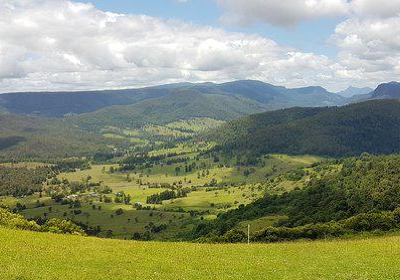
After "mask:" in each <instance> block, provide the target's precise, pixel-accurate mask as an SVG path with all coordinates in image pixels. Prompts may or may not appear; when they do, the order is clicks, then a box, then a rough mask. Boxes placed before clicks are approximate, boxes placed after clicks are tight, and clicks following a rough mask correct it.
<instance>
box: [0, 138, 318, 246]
mask: <svg viewBox="0 0 400 280" xmlns="http://www.w3.org/2000/svg"><path fill="white" fill-rule="evenodd" d="M152 152H153V153H155V154H156V155H160V154H169V153H173V156H172V158H174V157H176V156H175V154H178V156H179V155H184V156H188V155H189V156H188V163H187V164H190V163H191V162H194V161H197V163H198V164H199V165H200V164H201V165H202V166H203V167H202V168H201V169H200V170H194V171H192V172H184V168H183V167H184V166H183V165H184V164H183V163H179V162H178V163H173V164H170V165H165V164H156V165H154V166H152V167H149V168H146V169H138V170H132V171H124V172H120V171H117V169H118V167H119V165H118V164H92V165H91V168H90V169H85V170H77V171H75V172H67V173H61V174H59V175H58V179H59V180H64V179H66V180H68V181H69V182H82V183H83V182H88V178H90V180H89V182H96V183H100V184H101V185H102V186H109V187H110V188H111V189H112V193H110V194H107V195H106V196H107V197H109V198H110V199H111V200H112V201H111V202H105V201H100V200H99V199H98V197H91V196H89V195H88V193H89V192H86V193H80V194H79V195H80V197H79V198H78V200H79V201H80V203H81V205H80V206H79V208H77V209H75V208H71V207H70V205H68V204H64V205H63V204H60V203H58V202H56V201H55V200H53V199H51V197H49V195H46V194H45V192H44V195H42V196H40V195H39V194H38V193H36V194H33V195H29V196H26V197H18V198H15V197H11V196H6V197H0V205H1V204H3V205H6V206H9V207H11V208H14V207H16V205H17V203H20V204H22V205H24V206H25V207H26V209H23V210H20V211H19V212H20V213H21V214H23V215H24V216H25V217H26V218H30V219H36V218H39V217H40V218H43V219H48V218H60V219H70V220H73V221H76V222H79V223H82V224H85V225H87V226H90V227H96V228H100V230H101V233H100V236H109V235H110V232H112V236H113V237H114V238H120V239H124V238H128V239H129V238H131V237H132V235H133V234H134V233H145V232H146V231H148V230H149V226H151V225H150V224H154V225H156V226H164V225H165V226H166V228H165V229H163V230H162V231H160V232H157V233H155V234H154V236H153V238H152V239H154V240H163V241H165V240H182V238H184V236H185V234H187V233H189V232H191V231H192V229H193V227H195V226H196V224H197V223H199V222H201V220H203V219H207V220H209V219H214V218H216V215H217V214H219V213H222V212H226V211H227V210H229V209H234V208H237V207H238V206H239V205H241V204H248V203H251V202H252V201H254V200H256V199H258V198H259V197H261V196H262V195H263V194H264V193H266V192H281V191H286V190H290V189H293V188H294V187H296V186H297V187H301V186H303V185H304V184H305V183H306V181H307V178H308V177H309V176H308V175H307V176H304V177H302V178H301V179H300V180H294V181H293V180H287V179H285V178H284V177H282V176H283V175H284V174H286V172H288V171H290V170H293V169H298V168H303V169H306V168H309V166H310V164H312V163H314V162H317V161H320V160H321V158H319V157H312V156H287V155H269V156H266V157H264V158H263V159H262V160H261V161H262V164H260V165H258V166H255V167H254V168H252V170H251V171H249V172H248V173H245V172H246V171H248V170H249V168H248V167H246V166H235V164H234V163H232V162H231V161H226V160H225V159H222V160H223V161H224V162H223V163H220V162H218V163H214V162H213V160H212V159H210V158H204V157H200V158H196V156H197V155H198V154H199V152H196V149H195V148H194V147H191V146H187V145H186V146H183V145H177V146H176V147H174V148H171V149H160V150H154V151H152ZM38 165H39V163H33V164H28V166H31V167H34V166H38ZM18 166H26V164H24V163H20V164H18V165H16V167H18ZM176 168H180V169H181V171H180V172H176ZM112 169H114V170H115V171H112V172H111V171H110V170H112ZM310 170H312V169H310ZM281 177H282V178H281ZM274 178H275V179H274ZM271 179H274V180H275V181H274V183H270V182H269V181H270V180H271ZM213 180H214V181H215V182H217V183H227V185H226V186H225V187H204V184H207V183H210V182H212V181H213ZM165 183H168V184H170V185H171V186H174V185H177V186H180V187H192V186H195V189H193V191H191V192H189V193H188V194H187V195H186V196H185V197H179V198H175V199H169V200H164V201H162V203H161V204H147V203H146V200H147V198H148V197H149V196H151V195H154V194H159V193H161V192H163V191H166V190H168V188H165V187H161V186H160V187H154V186H150V185H151V184H165ZM45 189H46V186H45ZM121 192H123V193H125V194H126V195H130V196H131V201H130V203H129V204H124V203H115V202H114V197H115V194H116V193H121ZM137 203H139V204H140V205H142V206H143V207H150V209H145V210H140V209H139V210H138V209H135V207H133V206H134V205H135V204H137ZM118 209H122V210H123V213H122V214H120V215H117V214H116V211H117V210H118ZM76 210H79V213H78V212H76ZM190 211H197V213H196V214H195V215H191V214H190ZM263 221H264V220H261V222H260V221H256V222H255V223H251V224H255V226H254V228H262V226H268V225H270V224H271V222H270V221H266V222H265V223H264V222H263ZM258 225H259V226H258Z"/></svg>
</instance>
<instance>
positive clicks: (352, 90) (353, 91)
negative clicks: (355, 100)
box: [338, 86, 374, 98]
mask: <svg viewBox="0 0 400 280" xmlns="http://www.w3.org/2000/svg"><path fill="white" fill-rule="evenodd" d="M373 91H374V90H373V89H372V88H369V87H364V88H357V87H352V86H350V87H348V88H347V89H345V90H342V91H340V92H338V94H339V95H341V96H343V97H346V98H349V97H353V96H357V95H360V94H368V93H371V92H373Z"/></svg>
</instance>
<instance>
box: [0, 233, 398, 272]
mask: <svg viewBox="0 0 400 280" xmlns="http://www.w3.org/2000/svg"><path fill="white" fill-rule="evenodd" d="M0 240H1V246H0V278H1V279H24V280H30V279H43V280H47V279H49V280H50V279H190V280H192V279H263V280H265V279H271V280H272V279H273V280H280V279H296V280H313V279H315V280H316V279H318V280H325V279H326V280H328V279H329V280H336V279H363V280H372V279H374V280H378V279H381V280H383V279H385V280H386V279H397V276H398V275H400V259H399V258H398V255H399V254H400V237H398V236H393V237H385V238H373V239H365V240H347V241H329V242H312V243H310V242H299V243H286V244H285V243H283V244H251V245H247V244H241V245H238V244H230V245H209V244H186V243H158V242H133V241H117V240H107V239H98V238H87V237H78V236H70V235H56V234H49V233H36V232H28V231H18V230H10V229H4V228H0Z"/></svg>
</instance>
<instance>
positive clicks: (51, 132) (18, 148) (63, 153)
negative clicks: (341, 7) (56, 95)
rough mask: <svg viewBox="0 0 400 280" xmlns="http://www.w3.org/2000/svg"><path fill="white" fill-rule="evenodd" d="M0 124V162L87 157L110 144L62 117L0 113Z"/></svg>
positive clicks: (109, 141)
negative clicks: (52, 117)
mask: <svg viewBox="0 0 400 280" xmlns="http://www.w3.org/2000/svg"><path fill="white" fill-rule="evenodd" d="M0 123H1V126H0V161H2V160H8V161H10V160H19V159H21V158H23V159H29V158H31V159H37V158H40V159H54V158H59V157H71V156H87V155H92V154H93V153H95V152H98V151H104V150H109V148H108V146H107V145H109V144H113V143H111V140H107V141H106V139H104V138H103V137H102V136H101V134H97V133H91V132H87V131H84V130H82V129H79V128H77V127H76V126H73V125H71V124H69V123H67V122H66V121H64V120H62V119H44V118H40V117H28V116H17V115H11V114H0ZM113 141H116V140H113Z"/></svg>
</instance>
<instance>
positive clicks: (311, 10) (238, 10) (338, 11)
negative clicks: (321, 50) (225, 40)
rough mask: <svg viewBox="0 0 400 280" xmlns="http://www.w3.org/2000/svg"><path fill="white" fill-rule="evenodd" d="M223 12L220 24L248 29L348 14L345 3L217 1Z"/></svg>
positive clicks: (335, 0)
mask: <svg viewBox="0 0 400 280" xmlns="http://www.w3.org/2000/svg"><path fill="white" fill-rule="evenodd" d="M216 1H217V3H218V4H219V5H220V6H221V7H222V8H223V9H224V11H225V12H224V15H223V16H222V17H221V20H222V22H223V23H226V24H239V25H249V24H253V23H257V22H266V23H269V24H272V25H278V26H294V25H296V24H298V23H299V22H302V21H310V20H315V19H319V18H326V17H337V16H343V15H347V14H348V13H349V12H350V4H349V3H348V2H347V0H284V1H276V0H246V1H243V0H216Z"/></svg>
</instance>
